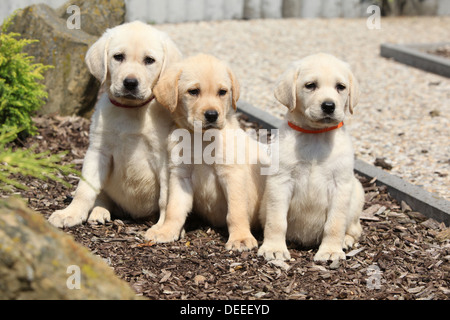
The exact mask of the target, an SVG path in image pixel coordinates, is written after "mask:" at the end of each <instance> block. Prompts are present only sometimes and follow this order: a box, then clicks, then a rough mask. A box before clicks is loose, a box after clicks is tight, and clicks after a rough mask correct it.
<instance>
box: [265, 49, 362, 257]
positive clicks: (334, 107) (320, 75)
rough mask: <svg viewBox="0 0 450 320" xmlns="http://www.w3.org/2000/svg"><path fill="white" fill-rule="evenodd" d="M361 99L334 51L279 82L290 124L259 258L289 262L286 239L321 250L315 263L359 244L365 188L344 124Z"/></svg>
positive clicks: (272, 183)
mask: <svg viewBox="0 0 450 320" xmlns="http://www.w3.org/2000/svg"><path fill="white" fill-rule="evenodd" d="M358 95H359V92H358V84H357V81H356V79H355V77H354V76H353V74H352V72H351V71H350V69H349V67H348V65H347V64H346V63H344V62H343V61H341V60H338V59H337V58H335V57H334V56H331V55H328V54H317V55H312V56H309V57H306V58H305V59H303V60H301V61H299V62H297V63H295V64H294V65H293V67H292V68H291V69H289V70H288V71H287V72H286V73H285V74H284V75H283V76H282V77H281V80H280V81H279V83H278V86H277V88H276V90H275V97H276V99H277V100H278V101H279V102H280V103H282V104H283V105H285V106H286V107H288V108H289V112H288V114H287V120H288V121H287V123H286V124H285V125H284V126H283V127H282V128H281V130H280V165H279V166H280V170H279V172H278V173H277V174H275V175H272V176H269V177H268V178H267V185H266V189H265V193H264V198H263V203H262V204H261V207H262V210H261V218H262V223H263V225H264V228H265V230H264V243H263V245H262V246H261V248H260V249H259V251H258V254H259V255H261V256H264V257H265V258H266V259H268V260H271V259H290V254H289V251H288V249H287V247H286V239H288V240H292V241H296V242H298V243H300V244H302V245H304V246H308V247H309V246H316V245H320V246H319V250H318V252H317V253H316V255H315V257H314V260H315V261H327V260H338V259H345V253H344V251H343V249H347V248H349V247H352V246H353V244H354V243H355V242H357V241H358V239H359V237H360V235H361V232H362V228H361V225H360V222H359V216H360V213H361V211H362V207H363V204H364V191H363V188H362V186H361V184H360V182H359V181H358V180H357V179H356V178H355V176H354V173H353V164H354V153H353V148H352V143H351V140H350V136H349V134H348V132H347V130H346V128H345V126H344V122H343V121H344V120H345V118H346V116H347V115H349V114H353V109H354V108H355V106H356V104H357V102H358Z"/></svg>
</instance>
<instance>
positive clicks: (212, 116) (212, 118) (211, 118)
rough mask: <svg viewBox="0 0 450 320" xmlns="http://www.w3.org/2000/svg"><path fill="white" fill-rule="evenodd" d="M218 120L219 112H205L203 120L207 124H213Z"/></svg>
mask: <svg viewBox="0 0 450 320" xmlns="http://www.w3.org/2000/svg"><path fill="white" fill-rule="evenodd" d="M217 119H219V112H217V111H216V110H208V111H206V112H205V120H206V121H207V122H208V123H215V122H216V121H217Z"/></svg>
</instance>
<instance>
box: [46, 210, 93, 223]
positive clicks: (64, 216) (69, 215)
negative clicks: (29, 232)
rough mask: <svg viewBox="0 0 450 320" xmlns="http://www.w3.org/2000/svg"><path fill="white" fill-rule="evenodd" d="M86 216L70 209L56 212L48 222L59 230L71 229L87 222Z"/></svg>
mask: <svg viewBox="0 0 450 320" xmlns="http://www.w3.org/2000/svg"><path fill="white" fill-rule="evenodd" d="M86 216H87V215H86V214H85V213H83V212H80V211H79V210H75V209H72V208H70V207H68V208H66V209H64V210H58V211H55V212H54V213H53V214H52V215H51V216H50V218H48V222H50V224H52V225H53V226H55V227H57V228H70V227H74V226H77V225H80V224H82V223H83V222H85V221H86Z"/></svg>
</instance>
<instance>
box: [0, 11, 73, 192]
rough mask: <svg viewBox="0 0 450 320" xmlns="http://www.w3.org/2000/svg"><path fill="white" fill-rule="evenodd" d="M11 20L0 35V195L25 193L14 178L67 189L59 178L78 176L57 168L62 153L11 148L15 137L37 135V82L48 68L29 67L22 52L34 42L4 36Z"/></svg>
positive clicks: (41, 98)
mask: <svg viewBox="0 0 450 320" xmlns="http://www.w3.org/2000/svg"><path fill="white" fill-rule="evenodd" d="M12 18H13V16H12V17H11V18H9V19H8V20H7V21H6V22H5V24H4V25H3V27H1V32H0V191H11V190H12V188H11V187H16V188H19V189H27V187H26V186H24V185H23V184H21V183H19V182H18V181H17V178H16V177H15V175H17V174H20V175H22V176H29V177H33V178H36V179H39V180H53V181H57V182H60V183H62V184H64V185H65V186H67V187H70V184H68V183H67V182H65V181H64V180H63V179H62V178H61V175H67V174H70V173H72V174H75V175H79V172H78V171H77V170H75V169H74V168H73V165H62V164H60V162H61V158H62V157H63V156H64V155H65V153H60V154H56V155H51V154H50V151H47V152H41V153H35V150H36V146H33V147H31V148H29V149H26V150H23V149H20V148H13V147H12V145H13V144H12V142H13V141H14V140H16V139H17V137H18V136H19V134H24V135H29V134H35V133H36V132H37V129H36V127H35V125H34V122H33V119H32V116H33V115H34V113H35V111H36V110H38V109H39V108H40V107H41V106H42V105H43V104H44V103H45V98H47V92H46V91H45V85H44V84H42V83H40V81H41V80H42V79H44V76H43V73H44V71H45V70H47V69H49V68H50V67H51V66H44V65H43V64H40V63H37V64H33V60H34V57H32V56H29V55H28V54H26V53H23V52H22V50H23V48H24V47H25V46H27V45H29V44H31V43H34V42H36V41H37V40H20V39H18V37H19V36H20V35H19V34H17V33H7V29H8V26H9V24H10V23H11V21H12Z"/></svg>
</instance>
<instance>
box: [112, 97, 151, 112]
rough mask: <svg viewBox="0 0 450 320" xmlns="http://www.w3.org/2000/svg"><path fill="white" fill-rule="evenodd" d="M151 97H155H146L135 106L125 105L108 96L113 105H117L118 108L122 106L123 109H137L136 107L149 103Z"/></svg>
mask: <svg viewBox="0 0 450 320" xmlns="http://www.w3.org/2000/svg"><path fill="white" fill-rule="evenodd" d="M153 99H155V97H151V98H150V99H148V100H147V101H145V102H144V103H142V104H139V105H137V106H127V105H125V104H121V103H119V102H117V101H116V100H113V99H111V98H109V101H111V103H112V104H113V105H115V106H116V107H119V108H124V109H137V108H142V107H143V106H145V105H147V104H149V103H150V102H152V101H153Z"/></svg>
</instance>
